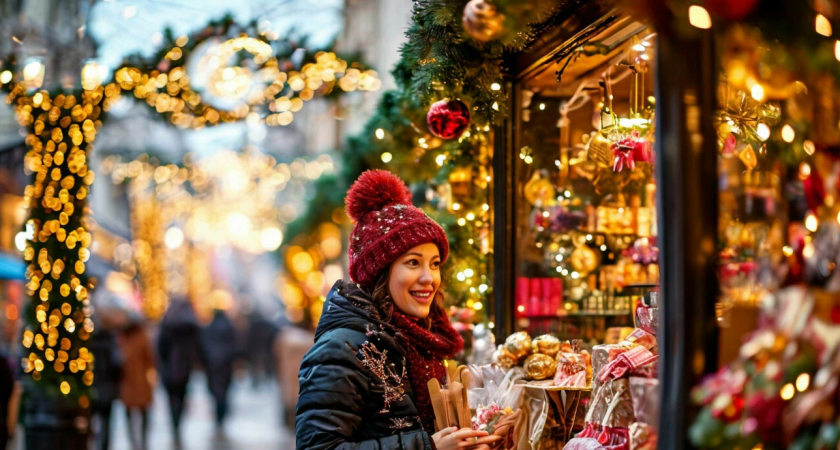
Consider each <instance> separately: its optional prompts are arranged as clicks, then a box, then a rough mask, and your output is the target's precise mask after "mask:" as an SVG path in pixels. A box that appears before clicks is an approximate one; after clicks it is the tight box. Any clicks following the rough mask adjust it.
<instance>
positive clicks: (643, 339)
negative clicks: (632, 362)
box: [592, 328, 658, 391]
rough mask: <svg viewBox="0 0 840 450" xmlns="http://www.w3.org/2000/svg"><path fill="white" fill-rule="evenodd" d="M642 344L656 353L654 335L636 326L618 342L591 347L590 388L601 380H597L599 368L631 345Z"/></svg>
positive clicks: (597, 385) (595, 387)
mask: <svg viewBox="0 0 840 450" xmlns="http://www.w3.org/2000/svg"><path fill="white" fill-rule="evenodd" d="M637 346H642V347H644V348H646V349H648V350H650V351H651V353H654V354H657V353H658V346H657V343H656V336H654V335H652V334H650V333H648V332H646V331H645V330H642V329H640V328H637V329H635V330H633V332H632V333H630V334H629V335H628V336H627V337H626V338H625V339H624V340H623V341H621V342H620V343H618V344H602V345H596V346H595V347H592V373H593V374H594V376H593V377H592V389H593V391H594V390H596V389H598V387H599V386H600V385H601V382H600V381H599V380H598V376H597V375H598V374H600V373H601V369H602V368H603V367H604V366H606V365H607V364H609V363H610V362H612V361H614V360H615V359H616V358H617V357H618V355H620V354H622V353H624V352H626V351H628V350H630V349H632V348H633V347H637Z"/></svg>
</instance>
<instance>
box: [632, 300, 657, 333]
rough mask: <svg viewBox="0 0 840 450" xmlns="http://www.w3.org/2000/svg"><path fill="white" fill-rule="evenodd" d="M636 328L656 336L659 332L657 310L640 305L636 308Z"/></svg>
mask: <svg viewBox="0 0 840 450" xmlns="http://www.w3.org/2000/svg"><path fill="white" fill-rule="evenodd" d="M635 321H636V326H637V327H639V328H641V329H643V330H645V331H647V332H648V333H650V334H652V335H654V336H656V333H657V331H658V330H659V308H653V307H648V306H644V305H640V306H637V307H636V315H635Z"/></svg>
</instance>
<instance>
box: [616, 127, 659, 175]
mask: <svg viewBox="0 0 840 450" xmlns="http://www.w3.org/2000/svg"><path fill="white" fill-rule="evenodd" d="M611 150H612V152H613V156H614V157H615V160H614V161H613V171H614V172H621V171H622V170H624V169H630V170H633V169H635V168H636V163H637V162H646V163H649V162H652V161H653V147H652V146H651V145H650V141H649V140H647V139H645V138H642V137H639V133H638V132H637V131H634V132H633V133H631V134H630V136H628V137H626V138H624V139H622V140H620V141H618V142H616V143H614V144H613V145H612V148H611Z"/></svg>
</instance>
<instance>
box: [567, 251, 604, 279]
mask: <svg viewBox="0 0 840 450" xmlns="http://www.w3.org/2000/svg"><path fill="white" fill-rule="evenodd" d="M569 259H570V261H571V263H572V269H574V270H575V271H576V272H577V273H579V274H580V277H581V278H583V277H585V276H587V275H589V273H590V272H592V271H593V270H595V269H596V268H598V265H599V264H600V263H601V261H600V259H601V258H600V257H599V256H598V254H597V253H595V250H592V249H591V248H589V246H587V245H579V246H578V247H577V248H576V249H575V251H573V252H572V256H571V257H570V258H569Z"/></svg>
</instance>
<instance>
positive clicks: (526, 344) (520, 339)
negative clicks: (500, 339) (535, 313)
mask: <svg viewBox="0 0 840 450" xmlns="http://www.w3.org/2000/svg"><path fill="white" fill-rule="evenodd" d="M505 349H506V350H507V351H508V352H510V353H511V354H512V355H513V356H515V357H516V358H517V360H519V359H522V358H524V357H526V356H528V354H529V353H531V336H530V335H529V334H528V332H527V331H519V332H516V333H513V334H511V335H510V336H508V337H507V339H505Z"/></svg>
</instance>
